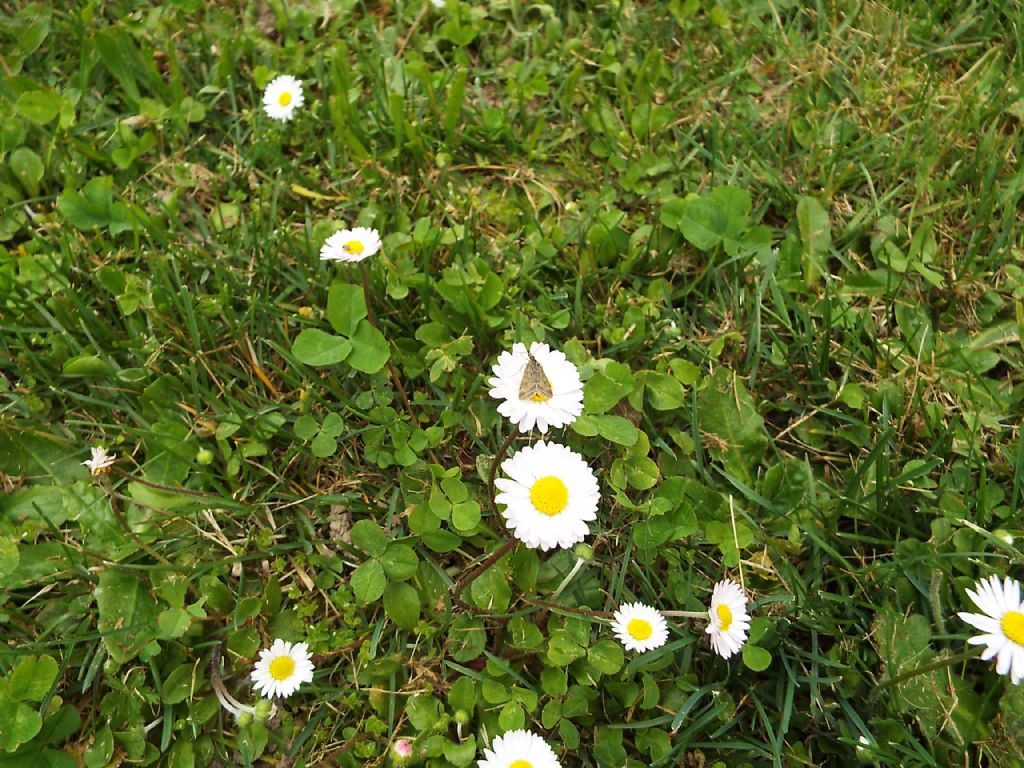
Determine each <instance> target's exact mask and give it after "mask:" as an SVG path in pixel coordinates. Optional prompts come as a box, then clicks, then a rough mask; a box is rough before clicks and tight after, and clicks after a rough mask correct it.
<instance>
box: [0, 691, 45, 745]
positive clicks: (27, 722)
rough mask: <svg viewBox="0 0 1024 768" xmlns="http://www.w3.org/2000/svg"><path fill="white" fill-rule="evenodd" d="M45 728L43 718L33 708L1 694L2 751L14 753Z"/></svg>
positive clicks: (0, 729)
mask: <svg viewBox="0 0 1024 768" xmlns="http://www.w3.org/2000/svg"><path fill="white" fill-rule="evenodd" d="M42 727H43V718H42V717H40V716H39V713H38V712H36V711H35V710H34V709H32V708H31V707H28V706H26V705H24V704H22V703H21V702H19V701H15V700H14V699H12V698H10V697H9V696H7V695H6V694H0V749H3V750H5V751H7V752H13V751H14V750H16V749H17V748H18V745H20V744H24V743H25V742H26V741H29V740H30V739H32V737H33V736H35V735H36V734H37V733H39V729H40V728H42Z"/></svg>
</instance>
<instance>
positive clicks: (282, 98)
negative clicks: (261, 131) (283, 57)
mask: <svg viewBox="0 0 1024 768" xmlns="http://www.w3.org/2000/svg"><path fill="white" fill-rule="evenodd" d="M303 101H304V98H303V96H302V83H300V82H299V81H298V80H296V79H295V78H294V77H292V76H291V75H281V76H280V77H275V78H274V79H273V80H271V81H270V85H268V86H267V89H266V90H265V91H264V92H263V111H264V112H266V113H267V116H268V117H270V118H272V119H274V120H283V121H288V120H291V119H292V117H293V116H294V114H295V110H296V109H298V108H299V107H301V106H302V103H303Z"/></svg>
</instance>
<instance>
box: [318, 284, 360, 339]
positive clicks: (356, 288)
mask: <svg viewBox="0 0 1024 768" xmlns="http://www.w3.org/2000/svg"><path fill="white" fill-rule="evenodd" d="M365 318H366V299H365V297H364V295H363V288H362V286H361V285H354V284H352V283H340V282H338V283H333V284H332V285H331V288H330V290H329V291H328V292H327V320H328V322H330V324H331V327H333V328H334V330H335V331H336V332H338V333H340V334H341V335H342V336H351V335H353V334H354V333H355V332H356V328H357V327H358V325H359V321H360V320H363V319H365Z"/></svg>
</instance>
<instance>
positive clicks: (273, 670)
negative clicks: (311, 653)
mask: <svg viewBox="0 0 1024 768" xmlns="http://www.w3.org/2000/svg"><path fill="white" fill-rule="evenodd" d="M294 672H295V661H294V660H293V659H292V657H291V656H278V657H277V658H276V659H274V660H273V661H272V662H270V676H271V677H272V678H274V679H275V680H287V679H288V678H289V677H291V676H292V673H294Z"/></svg>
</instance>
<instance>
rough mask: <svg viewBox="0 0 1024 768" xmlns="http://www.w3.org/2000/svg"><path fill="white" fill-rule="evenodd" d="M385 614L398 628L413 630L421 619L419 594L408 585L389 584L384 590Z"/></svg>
mask: <svg viewBox="0 0 1024 768" xmlns="http://www.w3.org/2000/svg"><path fill="white" fill-rule="evenodd" d="M384 612H385V613H387V615H388V617H389V618H390V619H391V620H392V621H393V622H395V624H396V625H397V626H398V627H401V628H402V629H412V628H413V627H415V626H416V622H418V621H419V619H420V596H419V593H418V592H417V591H416V590H415V589H414V588H413V587H411V586H409V585H408V584H403V583H400V582H395V583H392V584H388V586H387V589H385V590H384Z"/></svg>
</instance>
